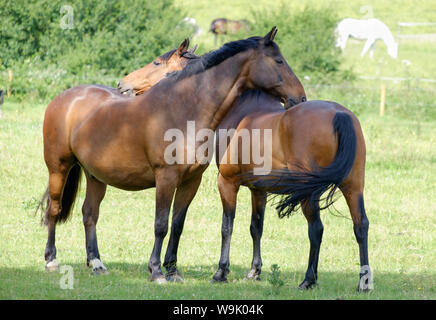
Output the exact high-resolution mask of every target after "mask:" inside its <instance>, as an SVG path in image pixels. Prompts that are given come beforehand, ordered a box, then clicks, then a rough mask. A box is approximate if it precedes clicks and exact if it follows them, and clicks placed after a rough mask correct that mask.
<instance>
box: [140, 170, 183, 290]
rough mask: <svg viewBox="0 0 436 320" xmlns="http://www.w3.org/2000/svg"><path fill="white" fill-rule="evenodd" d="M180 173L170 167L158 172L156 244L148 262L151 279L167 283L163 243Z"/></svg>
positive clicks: (155, 224) (155, 223) (155, 222)
mask: <svg viewBox="0 0 436 320" xmlns="http://www.w3.org/2000/svg"><path fill="white" fill-rule="evenodd" d="M178 178H179V177H178V175H177V173H176V172H175V171H171V170H169V169H160V170H158V172H156V216H155V220H154V237H155V240H154V246H153V251H152V253H151V257H150V261H149V262H148V270H149V271H150V272H151V281H155V282H157V283H165V282H166V279H165V276H164V274H163V273H162V270H161V260H160V255H161V251H162V243H163V241H164V239H165V236H166V235H167V232H168V216H169V213H170V208H171V202H172V199H173V196H174V192H175V190H176V187H177V184H178V180H179V179H178Z"/></svg>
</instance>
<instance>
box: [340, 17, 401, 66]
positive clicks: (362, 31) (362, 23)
mask: <svg viewBox="0 0 436 320" xmlns="http://www.w3.org/2000/svg"><path fill="white" fill-rule="evenodd" d="M335 32H336V33H337V37H338V40H337V43H336V46H337V47H341V49H342V50H344V49H345V46H346V44H347V40H348V37H352V38H355V39H358V40H366V43H365V46H364V47H363V50H362V53H361V54H360V56H361V57H363V56H364V55H365V53H366V52H367V51H368V50H369V49H370V48H371V51H370V53H369V55H370V57H371V58H372V57H373V54H374V44H375V42H376V40H378V39H381V40H383V41H384V43H385V44H386V46H387V47H388V54H389V55H390V56H391V57H392V58H393V59H396V58H397V55H398V44H397V43H396V42H395V40H394V36H393V35H392V32H391V31H390V30H389V28H388V27H387V26H386V25H385V24H384V23H383V22H381V21H380V20H378V19H374V18H371V19H363V20H358V19H351V18H347V19H343V20H341V21H340V22H339V24H338V26H337V28H336V29H335Z"/></svg>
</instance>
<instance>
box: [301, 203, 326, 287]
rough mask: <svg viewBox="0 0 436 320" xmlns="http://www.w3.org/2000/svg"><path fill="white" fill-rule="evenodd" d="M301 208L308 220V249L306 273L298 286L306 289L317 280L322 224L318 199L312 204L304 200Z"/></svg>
mask: <svg viewBox="0 0 436 320" xmlns="http://www.w3.org/2000/svg"><path fill="white" fill-rule="evenodd" d="M301 208H302V210H303V213H304V216H305V217H306V220H307V222H308V233H309V240H310V251H309V265H308V267H307V271H306V275H305V277H304V280H303V282H302V283H301V284H300V285H299V286H298V288H299V289H301V290H306V289H311V288H313V287H314V286H315V285H316V281H317V280H318V258H319V250H320V247H321V241H322V234H323V231H324V226H323V224H322V222H321V217H320V212H319V204H318V201H315V202H314V203H313V205H312V206H310V204H309V202H308V201H305V202H303V203H302V204H301Z"/></svg>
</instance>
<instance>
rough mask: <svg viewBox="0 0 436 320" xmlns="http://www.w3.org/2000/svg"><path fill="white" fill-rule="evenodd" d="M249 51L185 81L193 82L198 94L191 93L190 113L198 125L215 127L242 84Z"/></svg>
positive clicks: (199, 126)
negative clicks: (192, 100)
mask: <svg viewBox="0 0 436 320" xmlns="http://www.w3.org/2000/svg"><path fill="white" fill-rule="evenodd" d="M248 57H249V53H248V52H242V53H238V54H236V55H235V56H233V57H230V58H228V59H227V60H225V61H223V62H222V63H220V64H218V65H217V66H214V67H212V68H210V69H208V70H206V71H204V72H202V73H199V74H197V75H195V76H193V77H191V78H192V79H190V78H188V79H187V80H188V81H193V82H194V83H193V88H196V92H198V93H199V94H198V95H193V99H194V102H195V103H192V104H191V105H192V108H191V110H190V114H191V115H195V118H196V119H195V120H196V122H197V127H198V128H209V129H212V130H215V129H216V127H217V126H218V124H219V123H220V121H221V120H222V119H223V118H224V117H225V115H226V114H227V112H228V111H229V109H230V108H231V106H232V104H233V102H234V101H235V99H236V98H237V97H238V96H239V95H240V93H241V90H242V88H243V87H244V85H245V76H244V74H245V71H244V67H245V65H246V62H247V61H248Z"/></svg>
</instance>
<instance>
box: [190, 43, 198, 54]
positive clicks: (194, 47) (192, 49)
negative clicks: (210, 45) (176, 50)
mask: <svg viewBox="0 0 436 320" xmlns="http://www.w3.org/2000/svg"><path fill="white" fill-rule="evenodd" d="M197 48H198V44H196V45H195V46H193V47H192V48H191V49H189V50H188V52H189V53H194V52H195V50H197Z"/></svg>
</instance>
